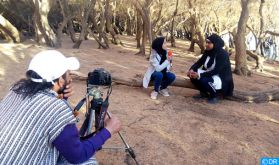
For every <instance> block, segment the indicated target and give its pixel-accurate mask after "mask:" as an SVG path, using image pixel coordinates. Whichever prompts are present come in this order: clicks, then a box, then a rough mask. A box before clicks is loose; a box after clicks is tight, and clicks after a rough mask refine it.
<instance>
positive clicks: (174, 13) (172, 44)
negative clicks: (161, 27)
mask: <svg viewBox="0 0 279 165" xmlns="http://www.w3.org/2000/svg"><path fill="white" fill-rule="evenodd" d="M177 7H178V0H176V5H175V10H174V12H173V16H172V22H171V47H176V46H175V38H174V34H173V30H174V18H175V16H176V14H177Z"/></svg>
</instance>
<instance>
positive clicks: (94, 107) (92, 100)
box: [74, 85, 139, 165]
mask: <svg viewBox="0 0 279 165" xmlns="http://www.w3.org/2000/svg"><path fill="white" fill-rule="evenodd" d="M111 92H112V87H111V86H109V89H108V91H107V97H106V99H105V100H104V101H103V92H102V91H101V89H100V86H96V85H88V86H87V93H86V96H85V98H84V99H82V100H81V101H80V102H79V103H78V104H77V106H76V108H75V109H74V110H75V111H78V110H79V109H80V108H81V106H82V105H83V103H84V102H86V104H85V105H86V114H85V116H86V118H85V120H84V122H83V124H82V126H81V129H80V131H79V134H80V136H81V138H86V137H88V136H93V135H94V134H95V133H97V132H98V131H99V130H101V129H102V128H104V118H105V116H106V115H108V117H109V118H111V115H110V113H109V112H108V111H107V109H108V106H109V96H110V94H111ZM94 121H95V132H93V133H92V126H93V122H94ZM118 135H119V137H120V138H121V140H122V142H123V143H124V145H125V148H124V149H125V152H127V153H128V154H129V155H130V156H131V157H132V158H133V159H134V161H135V162H136V164H137V165H139V163H138V162H137V160H136V155H135V153H134V150H133V149H132V148H131V147H130V146H129V144H128V143H127V142H126V140H125V139H124V137H123V135H122V134H121V133H120V132H118ZM106 149H110V148H106Z"/></svg>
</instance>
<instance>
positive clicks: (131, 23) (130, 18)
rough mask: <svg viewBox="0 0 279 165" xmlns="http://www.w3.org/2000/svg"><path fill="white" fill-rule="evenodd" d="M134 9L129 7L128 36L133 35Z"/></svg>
mask: <svg viewBox="0 0 279 165" xmlns="http://www.w3.org/2000/svg"><path fill="white" fill-rule="evenodd" d="M131 12H132V9H131V8H128V9H127V19H126V32H127V35H128V36H133V30H132V27H133V25H134V23H133V16H132V13H131Z"/></svg>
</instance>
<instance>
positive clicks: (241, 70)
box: [235, 0, 250, 76]
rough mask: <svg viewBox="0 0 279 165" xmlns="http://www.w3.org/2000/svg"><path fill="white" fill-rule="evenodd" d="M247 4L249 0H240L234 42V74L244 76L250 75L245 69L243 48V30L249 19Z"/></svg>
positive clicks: (245, 62)
mask: <svg viewBox="0 0 279 165" xmlns="http://www.w3.org/2000/svg"><path fill="white" fill-rule="evenodd" d="M249 3H250V0H241V7H242V11H241V15H240V19H239V22H238V28H237V34H236V40H235V43H236V44H235V49H236V53H235V73H236V74H238V75H244V76H247V75H249V74H250V71H249V70H248V67H247V55H246V47H245V29H246V25H247V21H248V18H249Z"/></svg>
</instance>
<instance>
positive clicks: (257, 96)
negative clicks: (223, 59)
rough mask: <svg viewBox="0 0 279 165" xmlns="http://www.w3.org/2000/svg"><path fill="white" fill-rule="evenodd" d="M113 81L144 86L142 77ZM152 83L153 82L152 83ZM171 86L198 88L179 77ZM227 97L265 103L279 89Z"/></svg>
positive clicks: (276, 96)
mask: <svg viewBox="0 0 279 165" xmlns="http://www.w3.org/2000/svg"><path fill="white" fill-rule="evenodd" d="M71 75H72V77H73V79H75V80H80V81H86V80H87V75H85V74H82V73H80V72H77V71H71ZM112 81H113V82H114V83H115V84H121V85H127V86H132V87H142V78H141V79H139V78H123V77H118V76H115V75H114V76H113V77H112ZM151 85H152V83H151ZM171 86H175V87H182V88H190V89H196V88H195V86H194V85H193V84H192V83H191V81H190V80H189V79H185V78H181V77H177V78H176V80H175V81H174V82H173V83H172V84H171ZM226 99H229V100H233V101H239V102H250V103H251V102H255V103H263V102H269V101H275V100H279V89H278V88H276V89H272V90H267V91H261V92H242V91H237V90H234V94H233V96H232V97H228V98H226Z"/></svg>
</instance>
